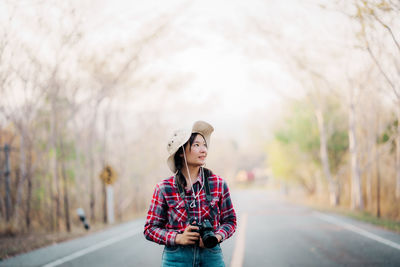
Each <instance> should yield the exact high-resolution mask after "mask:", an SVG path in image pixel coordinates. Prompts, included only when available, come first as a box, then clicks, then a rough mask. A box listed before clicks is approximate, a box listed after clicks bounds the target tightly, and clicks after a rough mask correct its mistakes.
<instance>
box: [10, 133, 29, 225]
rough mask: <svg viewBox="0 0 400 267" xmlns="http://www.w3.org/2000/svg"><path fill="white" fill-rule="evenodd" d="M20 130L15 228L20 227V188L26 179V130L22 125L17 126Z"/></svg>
mask: <svg viewBox="0 0 400 267" xmlns="http://www.w3.org/2000/svg"><path fill="white" fill-rule="evenodd" d="M19 131H20V147H19V152H20V162H19V169H20V175H21V178H20V179H19V180H18V183H17V194H16V198H15V205H14V213H13V215H14V216H13V225H14V227H15V228H16V229H20V226H21V225H20V210H21V208H22V207H21V206H22V204H21V199H22V189H23V184H24V182H25V179H26V176H27V175H26V173H27V171H26V169H27V168H26V143H27V140H26V132H25V129H24V128H23V126H20V127H19Z"/></svg>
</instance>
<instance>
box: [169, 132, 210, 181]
mask: <svg viewBox="0 0 400 267" xmlns="http://www.w3.org/2000/svg"><path fill="white" fill-rule="evenodd" d="M197 135H201V136H202V137H203V138H204V136H203V135H202V134H201V133H192V134H191V135H190V138H189V140H188V141H187V142H186V143H185V144H184V145H183V146H181V147H180V148H179V149H178V151H177V152H176V153H175V156H174V162H175V168H176V169H177V170H178V173H177V174H176V179H177V182H178V183H179V184H180V185H181V186H183V187H186V179H185V177H184V175H183V174H182V168H183V166H184V164H185V159H184V158H183V149H184V148H186V146H188V145H189V150H191V149H192V145H193V143H194V139H196V137H197ZM204 141H205V142H206V145H207V141H206V139H205V138H204ZM210 173H211V171H210V170H208V169H206V168H204V175H205V176H206V177H208V176H210Z"/></svg>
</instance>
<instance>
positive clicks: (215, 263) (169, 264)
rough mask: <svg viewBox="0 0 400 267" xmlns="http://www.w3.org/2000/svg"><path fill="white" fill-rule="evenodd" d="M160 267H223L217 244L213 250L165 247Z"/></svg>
mask: <svg viewBox="0 0 400 267" xmlns="http://www.w3.org/2000/svg"><path fill="white" fill-rule="evenodd" d="M161 266H162V267H189V266H190V267H192V266H196V267H200V266H207V267H225V264H224V259H223V256H222V250H221V247H220V246H219V244H218V245H217V246H215V247H213V248H200V247H197V246H173V247H171V246H165V248H164V252H163V256H162V262H161Z"/></svg>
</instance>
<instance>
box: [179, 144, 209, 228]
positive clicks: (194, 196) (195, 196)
mask: <svg viewBox="0 0 400 267" xmlns="http://www.w3.org/2000/svg"><path fill="white" fill-rule="evenodd" d="M182 148H183V157H184V159H185V165H186V171H187V173H188V175H189V181H190V186H191V188H192V195H193V198H194V200H193V202H195V201H196V198H197V201H198V202H197V203H198V204H199V205H198V206H199V221H198V223H200V222H201V210H200V197H199V195H200V192H201V190H202V189H203V186H204V171H203V167H201V172H202V173H201V174H202V180H203V181H202V185H201V187H200V190H199V191H198V192H197V194H196V195H195V194H194V188H193V183H192V178H191V177H190V172H189V167H188V165H187V161H186V154H185V148H184V147H183V146H182ZM188 216H189V214H188Z"/></svg>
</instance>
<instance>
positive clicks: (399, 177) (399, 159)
mask: <svg viewBox="0 0 400 267" xmlns="http://www.w3.org/2000/svg"><path fill="white" fill-rule="evenodd" d="M396 197H397V198H400V99H399V101H398V103H397V137H396Z"/></svg>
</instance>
